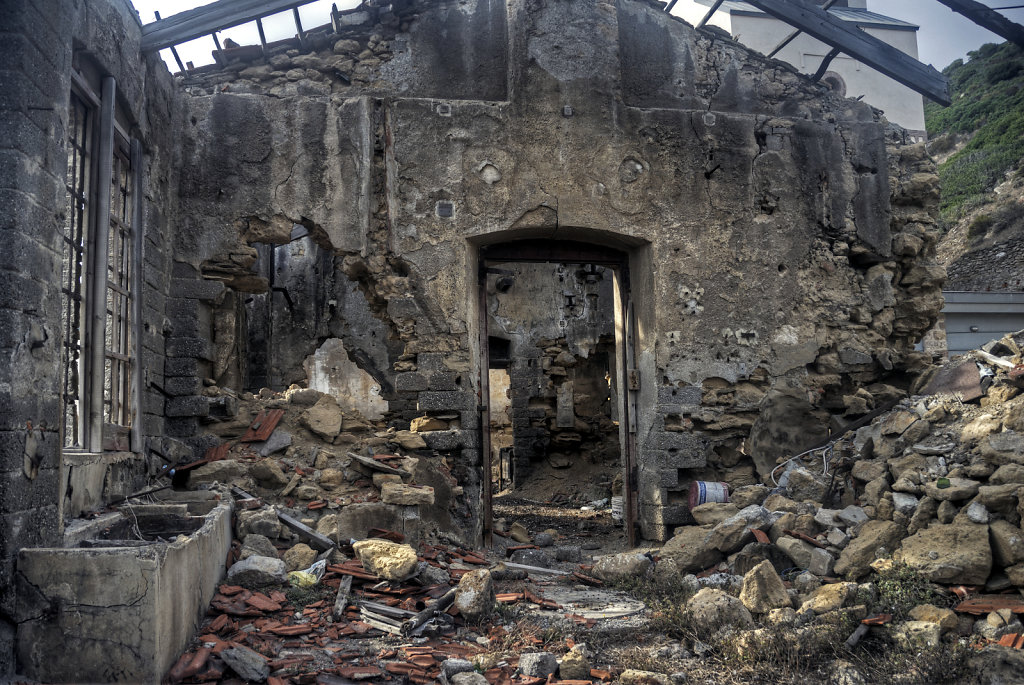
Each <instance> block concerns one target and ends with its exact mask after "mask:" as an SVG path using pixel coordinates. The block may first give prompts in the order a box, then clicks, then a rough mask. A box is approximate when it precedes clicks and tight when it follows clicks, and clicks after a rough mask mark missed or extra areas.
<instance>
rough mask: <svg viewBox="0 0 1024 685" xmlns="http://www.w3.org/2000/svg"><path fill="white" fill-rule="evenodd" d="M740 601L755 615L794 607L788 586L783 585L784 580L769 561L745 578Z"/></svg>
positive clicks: (751, 570)
mask: <svg viewBox="0 0 1024 685" xmlns="http://www.w3.org/2000/svg"><path fill="white" fill-rule="evenodd" d="M740 601H741V602H743V606H745V607H746V608H747V609H749V610H750V611H752V612H753V613H755V614H765V613H768V612H769V611H771V610H772V609H782V608H784V607H788V606H792V601H791V600H790V598H789V593H788V592H786V586H785V585H783V584H782V578H780V577H779V574H778V573H776V572H775V567H774V566H772V563H771V562H770V561H768V560H765V561H762V562H761V563H760V564H758V565H757V566H755V567H754V568H752V569H750V571H749V572H748V573H747V574H746V575H745V576H743V589H742V590H740Z"/></svg>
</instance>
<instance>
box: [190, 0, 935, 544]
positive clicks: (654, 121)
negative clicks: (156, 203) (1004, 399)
mask: <svg viewBox="0 0 1024 685" xmlns="http://www.w3.org/2000/svg"><path fill="white" fill-rule="evenodd" d="M456 8H459V9H456ZM363 9H364V10H365V11H366V23H364V24H362V25H360V26H355V27H350V28H349V29H347V31H348V32H347V33H346V34H345V35H344V36H343V37H342V39H341V40H338V41H337V42H336V43H335V44H334V45H333V47H332V45H331V42H330V39H322V40H320V42H319V43H317V40H318V39H316V38H315V37H314V38H313V39H311V40H312V42H313V43H314V48H316V47H317V46H319V49H320V52H319V53H315V54H309V55H303V54H297V53H288V52H282V53H280V54H275V55H273V56H271V58H270V60H269V64H267V65H245V64H239V65H236V66H234V67H231V66H229V68H228V69H225V70H217V69H211V70H208V71H206V72H202V73H199V74H196V75H194V76H193V77H190V79H189V80H187V82H186V87H187V89H188V90H189V92H190V93H191V94H192V95H193V98H192V99H191V101H190V104H189V107H190V110H191V117H190V120H191V126H190V127H189V128H188V131H187V134H186V139H185V147H186V158H187V160H188V164H189V165H190V166H191V167H192V168H193V169H195V170H196V173H194V174H193V175H192V176H191V178H190V180H189V181H188V182H187V183H186V184H184V185H183V186H182V189H181V191H182V198H181V202H182V206H183V208H185V210H186V211H185V214H184V215H183V223H184V224H187V229H186V231H185V233H184V234H183V235H182V236H181V240H180V241H179V243H178V245H177V249H178V251H177V254H176V257H177V258H178V259H180V260H182V261H183V262H188V263H190V264H192V265H194V266H195V267H196V268H199V267H201V266H202V264H203V263H209V262H210V261H211V260H214V261H216V260H218V259H221V260H222V261H223V259H222V258H223V257H224V256H225V255H227V256H228V257H229V258H228V261H230V255H241V254H243V253H244V251H245V249H247V246H248V243H247V239H246V228H245V223H244V222H247V221H249V219H250V218H253V217H254V218H256V219H258V220H259V221H262V222H270V221H272V220H274V218H275V217H283V219H282V221H286V222H287V223H288V224H289V225H290V224H291V223H292V222H304V223H305V224H306V225H310V226H312V227H313V228H314V229H315V230H316V231H317V232H319V234H320V235H322V236H323V239H324V240H325V241H326V242H325V244H327V243H329V245H330V247H331V248H332V249H333V250H334V251H335V254H336V255H337V257H338V259H337V262H336V265H337V270H338V273H336V275H335V278H336V282H338V283H345V282H348V283H352V284H355V285H356V286H357V287H358V289H359V291H360V293H361V294H362V295H363V296H364V297H365V299H366V301H367V303H368V306H369V310H370V311H371V312H372V314H373V316H374V317H375V319H376V320H377V321H379V322H381V324H382V330H385V331H386V335H387V337H388V341H387V347H388V349H389V353H388V355H387V366H386V367H381V366H379V362H378V366H377V367H376V368H377V370H378V371H379V372H381V373H382V375H383V376H384V377H385V380H387V381H388V382H389V383H391V384H392V385H393V388H394V392H393V393H392V394H390V395H387V397H388V399H389V407H390V418H391V423H392V425H396V426H405V425H407V424H408V421H409V420H411V419H412V418H415V417H417V416H422V415H425V414H426V415H438V414H443V415H458V416H459V419H460V425H461V429H460V430H459V431H443V432H439V433H438V434H437V435H431V434H430V433H427V434H425V436H424V437H425V439H426V440H427V442H428V446H429V447H430V448H432V449H437V450H439V451H441V452H443V453H445V454H450V455H452V456H453V457H454V459H453V464H454V470H453V473H454V474H455V476H456V477H457V478H458V479H459V480H460V483H461V484H463V485H464V486H466V497H467V498H468V501H472V500H473V498H475V497H477V494H478V492H479V473H478V472H477V471H478V464H479V454H478V453H477V452H478V450H479V432H478V430H477V429H476V428H474V427H475V426H477V425H478V420H477V415H476V411H475V409H476V406H477V404H478V399H477V397H476V389H477V383H478V376H479V371H480V366H481V361H480V359H479V350H478V345H477V337H478V332H479V331H478V328H479V322H478V320H477V306H478V305H477V294H476V269H477V259H478V255H477V250H478V248H479V247H480V246H482V245H487V244H491V243H495V242H505V241H510V240H515V239H520V238H554V239H560V240H581V241H583V242H594V243H600V244H603V245H606V246H610V247H614V248H617V249H620V250H623V251H625V252H627V253H628V254H629V256H630V284H631V296H632V299H633V301H634V303H635V306H636V311H637V342H638V350H637V359H638V365H639V371H640V379H641V388H640V391H639V394H638V406H639V415H638V416H637V442H638V445H639V450H640V452H639V471H638V473H637V474H636V476H637V478H636V480H635V484H636V487H637V488H638V490H639V495H640V506H641V512H640V513H641V521H640V523H641V526H642V532H643V535H644V536H645V537H648V538H663V537H665V536H666V535H667V534H668V533H669V532H670V530H671V527H672V526H674V525H677V524H681V523H684V522H686V521H687V517H688V511H687V509H686V507H685V504H684V502H685V499H686V492H687V489H688V486H689V484H690V483H691V482H692V481H693V480H695V479H702V478H714V479H716V480H717V479H725V480H728V481H729V482H730V483H731V484H732V485H734V486H737V485H741V484H745V483H747V482H751V481H752V480H754V479H760V478H762V477H764V476H765V471H766V470H767V469H768V468H769V467H770V466H771V464H772V462H773V461H774V458H775V457H776V456H778V453H779V452H781V451H792V450H797V449H800V448H801V446H803V445H805V444H806V443H807V442H808V441H812V440H813V439H815V438H817V437H818V436H819V435H822V434H824V432H825V431H826V429H827V427H828V426H829V425H830V424H833V423H835V422H837V421H838V422H840V423H841V422H842V421H844V420H847V419H848V418H850V417H853V416H855V415H857V413H858V412H861V413H863V411H866V410H867V409H868V406H869V405H872V406H873V405H874V404H876V403H881V402H883V401H885V400H886V398H888V397H890V396H892V395H893V394H894V393H898V392H899V391H900V388H901V387H905V386H906V381H907V374H908V373H910V372H912V371H913V370H914V369H916V368H918V367H919V366H920V365H921V364H922V363H923V361H924V358H923V356H922V355H919V354H917V353H915V352H914V351H913V345H914V342H915V341H916V339H917V338H918V337H919V336H920V334H921V333H923V332H924V330H925V329H926V328H927V327H928V324H929V323H930V322H931V321H932V320H933V319H934V318H935V316H936V315H937V314H938V311H939V308H940V305H941V296H940V294H939V285H940V282H941V280H942V278H943V273H942V270H941V268H939V267H936V266H933V254H934V252H933V245H934V240H935V228H934V217H935V200H936V197H937V196H936V187H937V186H936V183H937V180H936V177H935V176H934V168H933V166H932V164H931V162H930V160H928V159H927V157H926V156H925V153H924V151H923V148H920V147H914V146H905V145H903V139H902V137H901V134H900V132H899V131H898V130H896V129H890V128H887V126H886V123H885V121H884V119H882V117H881V115H880V113H878V112H877V111H874V110H872V109H871V108H870V107H869V106H867V105H865V104H863V103H859V102H855V101H850V100H844V99H842V98H838V97H837V96H835V95H834V94H833V93H831V92H830V91H828V90H827V89H826V88H825V87H823V86H819V85H816V84H813V83H811V82H810V81H808V80H807V79H806V78H804V77H801V76H800V75H798V74H797V73H795V72H794V71H793V70H792V69H791V68H789V67H787V66H786V65H784V64H782V63H779V62H775V61H771V60H765V59H764V58H762V57H759V56H757V55H753V54H751V53H750V52H748V51H747V50H746V49H744V48H743V47H742V46H740V45H738V44H736V43H734V42H732V41H730V40H727V39H721V38H719V37H717V36H716V35H714V34H711V33H704V32H696V31H694V30H693V29H692V28H691V27H689V26H688V25H687V24H685V23H684V22H681V21H679V20H677V19H675V18H673V17H670V16H666V15H665V14H664V12H661V11H660V8H659V7H656V6H654V5H651V4H647V3H644V2H641V1H638V0H618V1H617V2H608V1H601V0H588V1H586V2H564V1H561V0H515V1H513V2H510V3H509V4H508V6H507V8H506V9H505V10H503V11H502V12H500V13H499V12H497V10H496V8H495V6H494V4H493V3H492V2H490V0H480V2H475V3H472V2H471V3H463V4H460V5H456V4H454V3H446V2H420V3H414V4H411V5H409V6H408V7H407V8H406V9H404V10H400V11H399V10H396V11H397V12H398V13H397V14H395V13H393V12H391V11H387V12H383V11H382V10H381V9H380V7H379V5H378V4H377V3H375V2H371V3H368V4H367V5H365V6H364V8H363ZM360 11H363V10H360ZM473 17H477V18H478V17H486V21H484V20H483V19H472V21H479V22H480V25H481V26H486V27H488V29H487V31H485V32H484V33H482V34H481V35H479V36H472V37H471V38H460V40H459V41H455V42H451V43H447V42H446V40H448V39H447V38H446V36H450V35H451V34H450V33H448V34H446V33H445V31H443V30H440V29H439V27H448V28H453V27H457V26H463V25H466V22H470V21H471V18H473ZM487 41H490V42H494V41H497V42H498V43H499V44H500V45H503V46H504V48H505V49H504V50H498V49H490V52H488V49H489V48H486V46H485V45H484V43H485V42H487ZM446 49H447V50H449V51H450V52H449V53H445V50H446ZM442 53H445V54H444V59H440V58H439V57H438V55H440V54H442ZM473 62H476V63H478V64H480V65H482V66H481V70H480V71H479V73H478V78H477V83H476V84H475V85H474V86H473V87H469V86H468V85H467V84H466V83H465V81H463V80H461V77H459V76H458V74H460V73H463V72H461V71H459V70H458V69H456V68H455V67H453V66H452V65H453V64H455V63H457V64H469V63H473ZM502 62H503V64H502V68H501V69H498V68H496V67H495V64H498V63H502ZM449 73H450V74H452V75H453V80H452V83H451V84H450V87H448V88H446V87H445V85H444V83H443V79H438V78H429V77H427V76H426V75H428V74H449ZM409 74H416V75H417V78H416V79H413V78H411V77H410V76H409ZM416 84H421V87H422V90H417V87H418V86H417V85H416ZM297 140H298V141H302V144H301V145H299V144H298V143H297V142H296V141H297ZM298 148H301V150H300V149H298ZM311 148H312V149H311ZM283 189H287V192H284V191H283ZM242 261H244V260H242ZM247 268H248V267H242V268H239V269H237V272H238V274H239V276H238V277H241V276H243V275H244V274H245V273H248V272H247ZM229 285H230V283H229ZM334 321H337V317H335V318H334ZM333 325H334V324H332V326H333ZM356 337H357V336H353V335H351V334H349V335H347V336H346V335H342V336H339V338H341V339H342V340H343V342H344V343H345V345H346V348H347V349H349V350H350V354H351V353H353V352H354V351H356V350H358V348H359V342H358V340H356V339H355V338H356ZM377 351H378V352H379V345H378V347H377ZM368 354H369V352H368ZM370 356H372V355H370ZM376 359H378V360H380V359H381V357H380V356H379V355H378V356H377V357H376ZM861 389H863V390H864V392H865V393H867V397H865V396H864V395H863V394H860V395H859V394H858V393H859V392H860V390H861ZM442 433H443V435H442ZM473 526H475V528H476V530H479V522H478V521H474V522H473Z"/></svg>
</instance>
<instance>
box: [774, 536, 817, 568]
mask: <svg viewBox="0 0 1024 685" xmlns="http://www.w3.org/2000/svg"><path fill="white" fill-rule="evenodd" d="M775 546H776V547H778V548H779V549H781V550H782V551H783V553H784V554H785V555H786V556H787V557H789V558H790V559H792V560H793V565H794V566H796V567H797V568H810V566H811V553H812V552H814V550H815V549H816V547H815V546H814V545H812V544H810V543H809V542H804V541H803V540H799V539H797V538H794V537H790V536H788V535H786V536H783V537H780V538H779V539H778V540H776V541H775Z"/></svg>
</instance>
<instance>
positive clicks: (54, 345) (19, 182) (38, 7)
mask: <svg viewBox="0 0 1024 685" xmlns="http://www.w3.org/2000/svg"><path fill="white" fill-rule="evenodd" d="M139 37H140V25H139V23H138V19H137V17H136V16H135V13H134V12H133V11H132V10H131V9H130V6H129V5H128V3H126V2H124V1H123V0H96V1H92V0H90V1H89V2H82V1H80V0H79V1H76V2H56V1H50V0H32V1H29V0H10V1H7V2H4V3H3V4H2V5H0V38H2V40H0V44H2V45H3V47H2V48H0V52H2V55H3V60H2V61H3V71H0V82H2V83H3V88H2V91H3V93H4V95H3V96H2V97H0V244H2V245H3V248H2V249H0V478H2V482H0V515H2V525H0V578H3V579H4V582H3V583H0V676H2V675H3V674H6V673H10V672H11V671H12V670H13V668H14V660H13V659H14V657H13V654H14V652H13V646H12V640H13V637H14V632H15V624H16V623H17V622H18V620H19V618H18V616H17V615H16V611H15V603H14V599H15V598H14V590H13V583H12V582H11V580H12V578H13V577H14V573H15V555H16V554H17V552H18V550H19V549H21V548H25V547H38V546H52V545H59V544H60V543H61V535H62V529H63V525H62V508H64V507H67V510H66V511H64V512H63V513H64V514H65V515H70V514H71V513H73V512H71V511H70V509H71V508H72V507H73V506H77V504H76V503H77V502H79V501H81V500H80V498H81V496H82V491H83V489H85V488H87V487H89V481H90V480H92V479H93V476H94V475H95V474H94V473H93V471H94V469H91V468H89V467H87V466H86V465H85V461H83V460H79V461H78V462H70V461H63V462H62V459H61V445H62V435H61V433H62V423H63V420H62V404H61V380H62V374H61V368H60V359H61V346H62V336H63V333H62V330H63V329H62V325H61V259H62V257H61V254H62V239H61V234H62V226H63V225H64V221H65V219H66V217H67V213H68V209H67V204H66V203H67V192H66V190H65V174H66V171H67V168H68V153H69V141H68V137H69V135H70V134H69V99H70V94H71V89H72V78H71V76H72V70H73V69H78V70H80V71H81V73H82V74H83V76H84V78H85V79H86V81H87V82H89V83H90V85H91V86H92V87H93V88H95V89H96V90H99V79H100V78H101V77H104V76H113V77H114V78H115V79H116V80H117V91H118V94H119V95H118V109H119V111H120V112H121V113H122V120H120V121H119V123H121V124H122V126H123V127H124V128H126V129H127V130H128V131H129V134H130V135H134V136H135V137H137V138H139V139H140V140H141V141H142V143H143V150H144V152H143V162H144V167H145V169H144V177H145V188H144V189H143V192H144V194H145V206H144V214H145V228H144V233H143V239H144V241H145V244H144V259H145V263H144V265H143V269H142V272H143V274H144V286H143V288H144V293H143V294H142V296H143V300H144V316H143V318H144V327H143V335H142V341H141V342H142V351H141V355H142V357H141V363H142V364H143V366H144V368H145V371H146V379H147V380H148V382H149V383H150V384H151V385H147V389H146V391H145V392H144V394H143V407H142V415H141V416H139V417H137V419H136V420H137V422H138V425H137V427H138V428H140V429H141V430H142V431H143V433H144V435H145V436H148V437H149V438H150V439H149V440H148V441H147V452H146V454H147V455H152V454H154V451H157V452H160V453H161V454H164V455H168V457H169V458H171V459H177V458H178V457H179V456H180V454H179V453H175V452H174V447H175V445H174V444H172V443H166V444H165V441H164V439H163V437H162V436H163V416H164V402H163V396H162V394H161V393H160V392H159V390H158V388H160V387H162V385H163V383H164V379H163V352H164V337H163V336H164V298H165V296H166V293H167V287H168V283H167V277H166V275H167V273H168V270H169V264H170V251H169V245H168V244H167V236H168V235H169V233H170V230H169V229H170V228H171V226H172V223H171V217H172V216H173V214H174V212H175V197H174V196H175V193H174V192H173V191H174V189H175V187H176V185H177V178H176V171H175V170H176V169H177V163H176V159H177V150H176V148H175V146H174V145H173V141H174V133H175V131H176V130H177V129H178V118H179V117H180V116H181V111H182V110H181V109H180V100H179V99H178V95H177V93H176V92H175V89H174V85H173V81H172V79H171V77H170V74H169V73H168V72H167V69H166V68H165V67H164V65H163V63H162V62H161V61H160V60H159V57H158V56H157V55H150V56H147V57H145V58H143V57H142V56H140V52H139V49H138V45H139ZM86 461H87V460H86ZM101 461H102V460H101ZM111 461H112V462H116V465H117V474H116V475H115V476H114V477H113V478H106V477H105V475H104V471H103V469H104V468H105V466H104V464H101V465H100V466H99V468H100V474H99V483H100V484H101V488H109V487H110V486H113V487H115V489H120V490H121V491H122V492H123V491H125V490H128V491H130V490H133V489H135V488H137V487H139V486H140V485H143V484H144V483H145V482H146V475H147V473H149V472H150V469H151V468H152V467H153V466H155V464H154V463H151V462H150V461H149V460H147V459H145V458H144V457H143V455H141V454H140V455H135V456H131V455H129V458H128V459H127V461H126V460H125V457H124V456H123V455H122V456H117V457H116V458H114V459H112V460H111ZM30 465H32V466H34V467H36V468H37V469H38V471H37V472H35V473H34V475H33V476H32V477H30V476H29V474H30V473H32V472H33V469H32V468H29V466H30ZM76 488H77V489H78V491H77V492H76ZM99 496H100V498H102V493H100V495H99Z"/></svg>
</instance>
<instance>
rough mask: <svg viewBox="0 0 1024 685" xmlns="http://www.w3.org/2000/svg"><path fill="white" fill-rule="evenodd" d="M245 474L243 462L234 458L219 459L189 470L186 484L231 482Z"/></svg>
mask: <svg viewBox="0 0 1024 685" xmlns="http://www.w3.org/2000/svg"><path fill="white" fill-rule="evenodd" d="M245 474H246V468H245V464H243V463H241V462H239V461H235V460H234V459H220V460H218V461H211V462H210V463H209V464H203V465H202V466H200V467H199V468H197V469H193V470H192V471H190V472H189V476H188V484H189V486H192V487H194V486H196V485H203V484H206V483H231V482H233V481H236V480H238V479H239V478H242V477H243V476H245Z"/></svg>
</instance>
